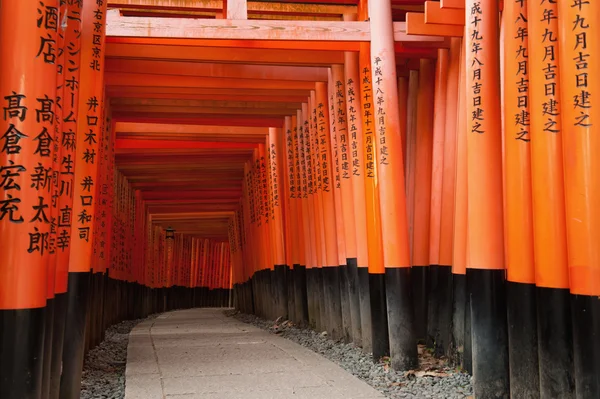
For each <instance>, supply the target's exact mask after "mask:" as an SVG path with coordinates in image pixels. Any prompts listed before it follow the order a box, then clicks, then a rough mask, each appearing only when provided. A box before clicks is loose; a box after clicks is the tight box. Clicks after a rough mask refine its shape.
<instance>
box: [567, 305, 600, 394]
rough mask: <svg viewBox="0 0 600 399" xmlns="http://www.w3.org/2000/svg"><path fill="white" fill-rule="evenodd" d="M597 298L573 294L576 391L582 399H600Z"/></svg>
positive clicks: (599, 344)
mask: <svg viewBox="0 0 600 399" xmlns="http://www.w3.org/2000/svg"><path fill="white" fill-rule="evenodd" d="M597 301H598V298H597V297H592V296H587V295H574V294H571V312H572V321H573V355H574V372H575V392H577V398H578V399H588V398H600V385H599V383H600V375H599V374H600V358H598V357H597V356H594V355H592V354H597V353H598V351H599V350H600V348H599V347H600V331H598V330H597V329H596V328H595V326H594V321H595V320H594V318H595V317H597V316H598V315H597V314H594V311H595V309H594V307H595V303H594V302H597Z"/></svg>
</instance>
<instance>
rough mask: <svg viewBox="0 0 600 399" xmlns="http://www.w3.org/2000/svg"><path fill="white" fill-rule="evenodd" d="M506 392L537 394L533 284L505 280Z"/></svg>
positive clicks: (538, 392)
mask: <svg viewBox="0 0 600 399" xmlns="http://www.w3.org/2000/svg"><path fill="white" fill-rule="evenodd" d="M506 306H507V321H508V354H509V356H508V359H509V364H510V367H509V368H510V395H511V397H513V398H539V397H540V373H539V362H538V338H537V307H536V288H535V284H525V283H517V282H511V281H507V282H506Z"/></svg>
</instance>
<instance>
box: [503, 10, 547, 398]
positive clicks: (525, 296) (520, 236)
mask: <svg viewBox="0 0 600 399" xmlns="http://www.w3.org/2000/svg"><path fill="white" fill-rule="evenodd" d="M527 3H528V2H523V3H522V4H521V3H519V2H508V3H506V4H505V6H504V12H503V16H502V17H503V29H504V54H505V57H504V110H503V111H504V174H505V177H504V179H505V189H504V193H505V208H504V209H505V215H504V220H505V237H506V242H505V246H506V279H507V281H508V283H507V286H506V288H507V294H506V300H507V317H508V338H509V347H508V349H509V362H510V390H511V393H512V394H513V395H525V396H537V397H539V395H540V393H539V372H538V354H537V313H536V299H535V295H536V293H535V265H534V257H533V220H532V218H533V210H532V206H533V205H532V199H531V156H530V152H531V146H530V137H531V136H530V117H529V115H530V113H529V112H530V111H529V87H528V85H522V84H519V82H521V79H522V80H523V81H525V82H527V81H529V80H530V76H529V75H530V74H529V68H528V67H529V59H530V58H529V56H528V53H527V51H528V50H527V49H528V47H529V46H528V42H527V34H526V32H527V29H528V23H527V19H528V18H527ZM506 55H508V56H506Z"/></svg>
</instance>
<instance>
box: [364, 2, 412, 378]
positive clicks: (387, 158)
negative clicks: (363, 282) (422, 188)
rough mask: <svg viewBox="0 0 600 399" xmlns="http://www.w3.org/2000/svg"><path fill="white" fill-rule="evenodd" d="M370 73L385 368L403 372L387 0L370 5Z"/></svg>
mask: <svg viewBox="0 0 600 399" xmlns="http://www.w3.org/2000/svg"><path fill="white" fill-rule="evenodd" d="M369 11H370V12H369V16H370V26H371V69H372V79H373V117H374V122H375V127H376V131H375V137H376V138H377V141H376V147H377V157H376V158H375V160H374V162H376V163H378V164H379V165H378V166H379V168H378V170H377V178H378V181H379V193H380V209H381V237H382V241H383V245H382V247H383V263H384V267H385V280H386V281H385V291H386V297H387V309H388V330H389V337H390V355H391V365H392V367H393V368H394V369H398V370H406V369H410V368H413V367H416V366H417V364H418V358H417V345H416V338H415V328H414V327H415V326H414V315H413V303H412V296H411V294H410V290H411V282H410V249H409V241H408V224H407V215H406V197H405V184H404V160H403V159H402V140H401V133H400V130H401V129H403V127H401V126H400V118H399V115H398V91H397V79H396V59H395V56H394V35H393V27H392V7H391V2H390V0H382V1H380V2H377V5H376V6H375V5H374V3H371V8H370V10H369Z"/></svg>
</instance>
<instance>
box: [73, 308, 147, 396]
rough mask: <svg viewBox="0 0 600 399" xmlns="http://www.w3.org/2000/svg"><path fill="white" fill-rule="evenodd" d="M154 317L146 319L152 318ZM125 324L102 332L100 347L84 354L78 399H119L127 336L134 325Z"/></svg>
mask: <svg viewBox="0 0 600 399" xmlns="http://www.w3.org/2000/svg"><path fill="white" fill-rule="evenodd" d="M154 317H156V316H155V315H153V316H150V317H149V318H154ZM144 320H147V319H140V320H127V321H123V322H121V323H119V324H115V325H114V326H111V327H109V328H108V329H107V330H106V334H105V338H104V341H102V343H100V345H98V346H97V347H96V348H94V349H92V350H91V351H89V352H88V354H87V355H86V357H85V361H84V364H83V375H82V379H81V395H80V399H123V398H124V397H125V366H126V363H127V344H128V343H129V333H130V332H131V330H132V329H133V327H135V326H136V325H137V324H138V323H140V322H142V321H144Z"/></svg>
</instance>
